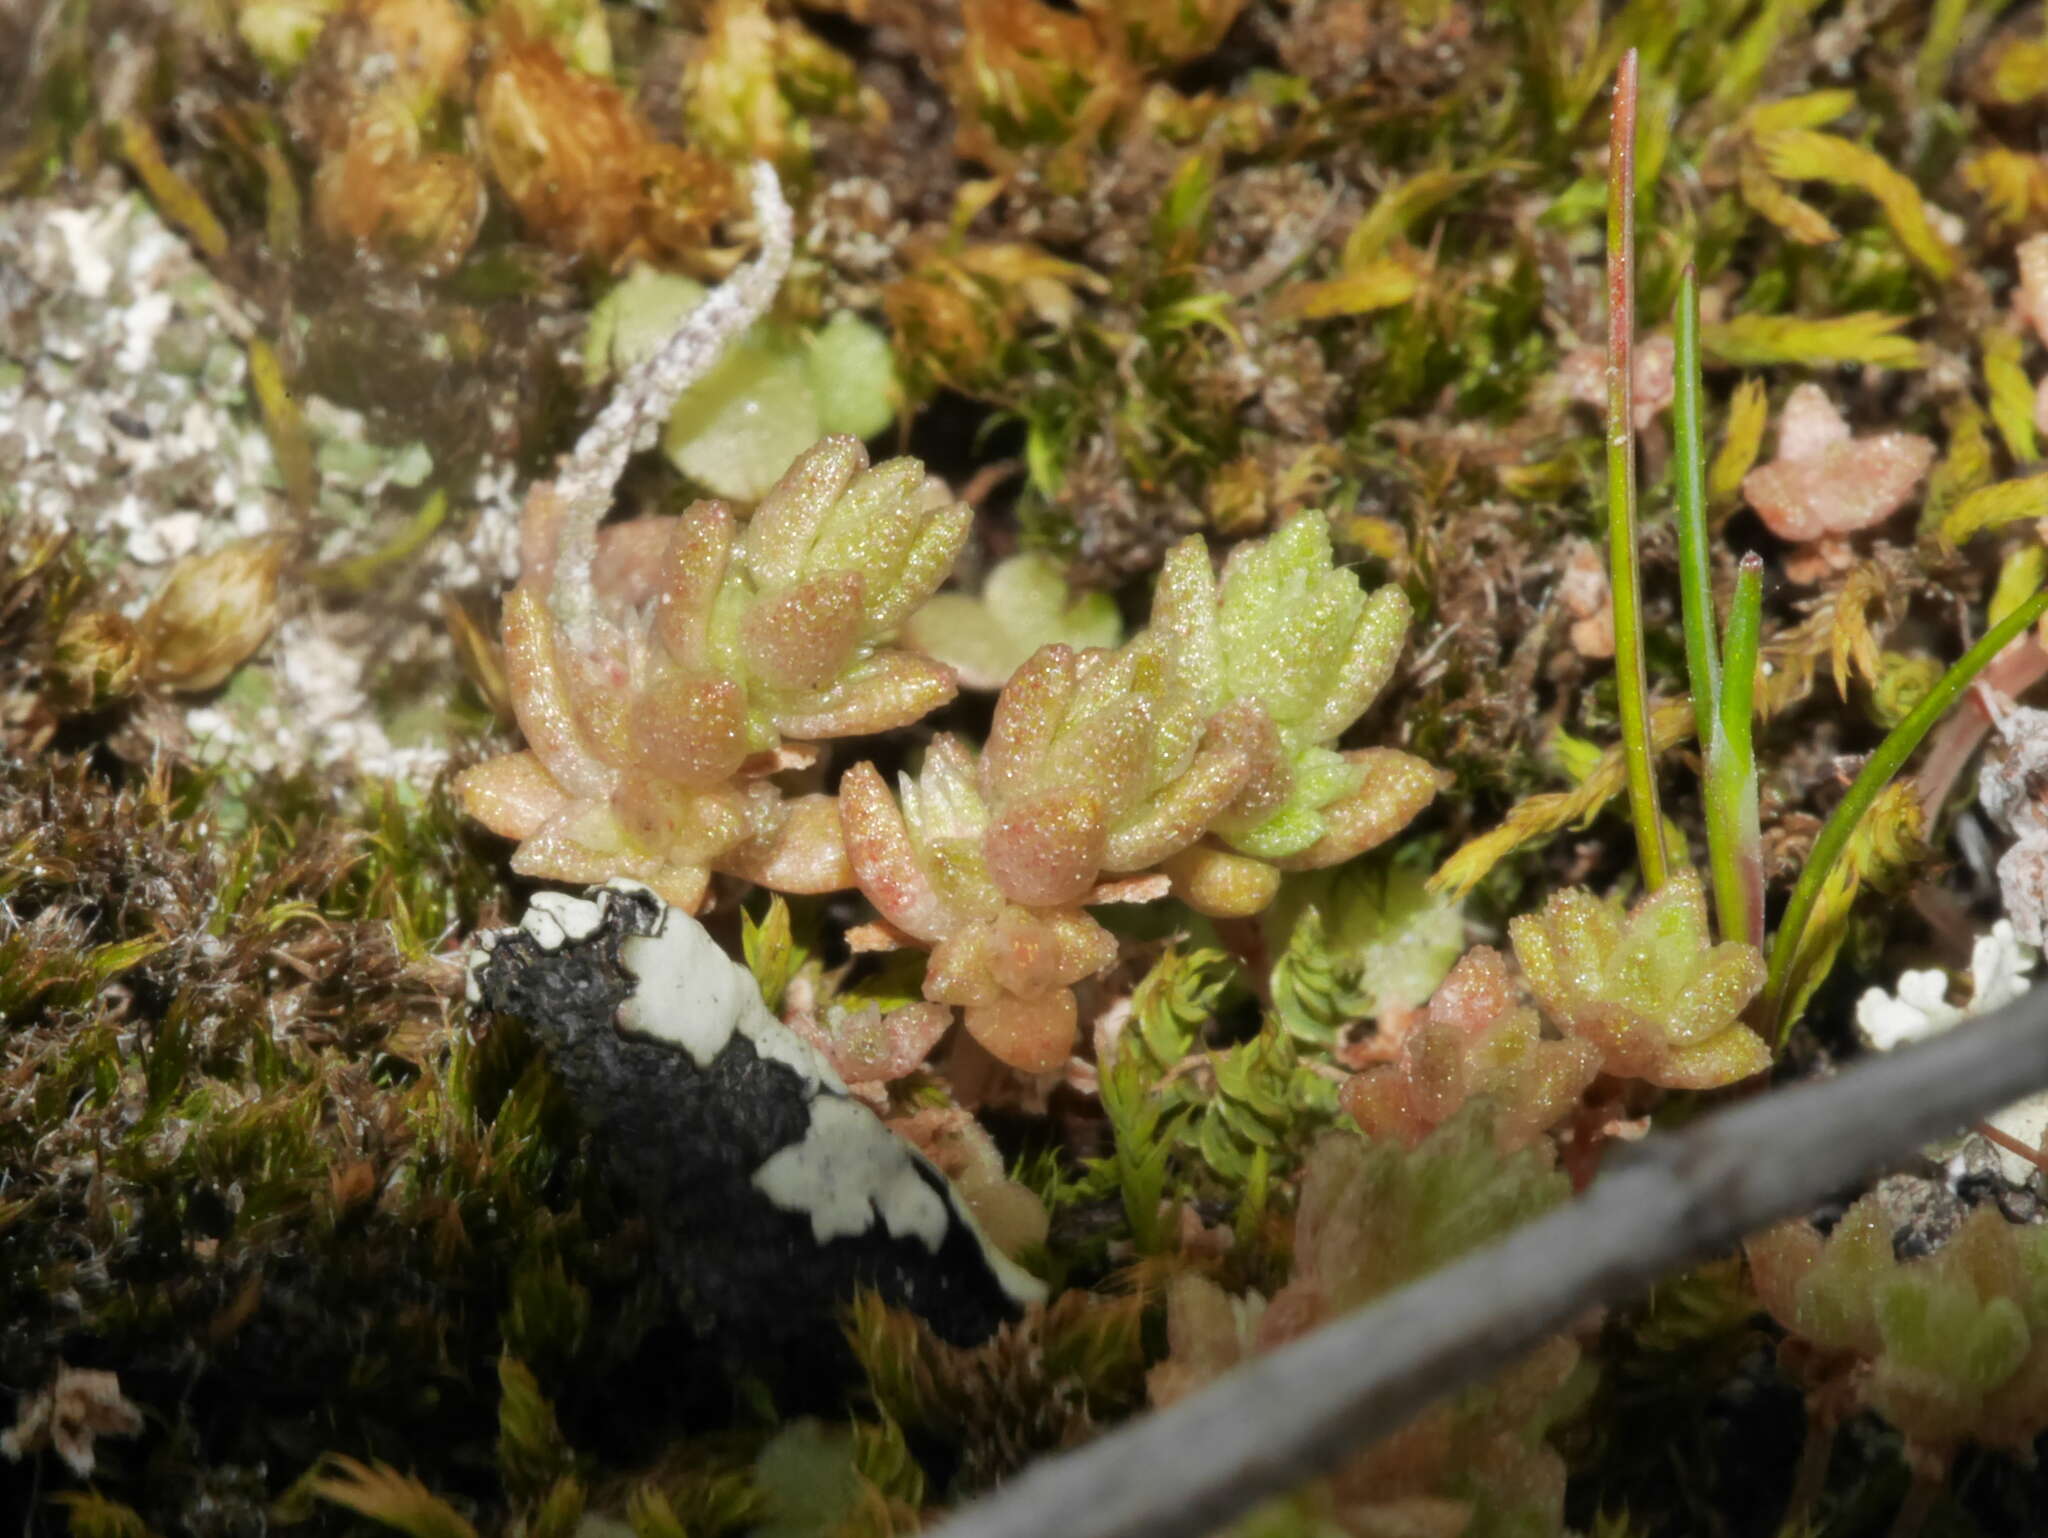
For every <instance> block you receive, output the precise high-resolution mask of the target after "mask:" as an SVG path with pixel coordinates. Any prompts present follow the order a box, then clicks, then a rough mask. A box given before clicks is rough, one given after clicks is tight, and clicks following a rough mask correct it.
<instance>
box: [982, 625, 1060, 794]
mask: <svg viewBox="0 0 2048 1538" xmlns="http://www.w3.org/2000/svg"><path fill="white" fill-rule="evenodd" d="M1079 684H1080V657H1079V654H1078V653H1076V652H1075V651H1074V649H1073V648H1072V647H1070V646H1065V645H1062V644H1060V643H1058V642H1055V643H1053V644H1052V645H1050V646H1041V647H1039V649H1038V650H1037V651H1035V652H1033V653H1032V654H1031V656H1030V658H1029V659H1028V660H1027V661H1026V662H1025V663H1024V665H1023V666H1022V667H1020V668H1018V669H1017V671H1016V672H1015V673H1013V674H1012V675H1011V676H1010V681H1009V683H1008V684H1006V685H1004V687H1003V692H1002V693H1001V694H999V695H997V696H996V712H995V719H994V721H993V722H992V723H991V724H990V726H989V733H988V745H987V746H986V747H985V748H984V749H983V750H982V755H981V785H982V792H983V794H984V795H986V796H987V797H988V799H989V800H990V801H994V802H1001V801H1003V800H1005V799H1007V798H1009V797H1011V796H1015V795H1022V794H1024V793H1026V792H1027V791H1028V790H1029V788H1030V787H1031V785H1032V784H1034V783H1035V782H1036V780H1037V778H1038V772H1039V767H1040V765H1041V764H1043V762H1044V760H1045V755H1046V753H1047V752H1048V751H1049V750H1050V749H1051V747H1052V744H1053V741H1054V740H1055V738H1056V737H1057V736H1058V735H1059V729H1060V725H1061V723H1062V722H1063V721H1065V720H1066V716H1067V709H1068V707H1069V706H1070V705H1071V704H1072V703H1073V698H1074V691H1075V689H1076V688H1077V687H1078V686H1079Z"/></svg>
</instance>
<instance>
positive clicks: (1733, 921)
mask: <svg viewBox="0 0 2048 1538" xmlns="http://www.w3.org/2000/svg"><path fill="white" fill-rule="evenodd" d="M1763 595H1764V563H1763V560H1762V558H1761V557H1759V556H1757V555H1754V554H1751V555H1746V556H1744V557H1743V558H1742V569H1741V571H1740V572H1739V573H1737V575H1736V579H1735V601H1734V603H1733V604H1732V605H1731V606H1730V608H1729V610H1728V650H1727V653H1726V654H1725V656H1724V657H1723V658H1722V662H1723V671H1722V674H1721V693H1720V698H1719V700H1718V701H1717V702H1716V705H1715V715H1714V722H1713V731H1712V734H1711V735H1710V736H1709V737H1708V738H1707V739H1706V741H1707V745H1708V746H1707V787H1706V788H1707V865H1708V868H1709V869H1710V870H1711V871H1712V873H1713V877H1714V911H1715V912H1716V913H1717V914H1719V915H1720V919H1721V938H1722V939H1723V940H1739V941H1742V942H1744V943H1746V944H1749V945H1754V946H1756V947H1757V948H1758V949H1759V950H1761V949H1762V948H1763V943H1764V865H1763V835H1762V833H1761V831H1760V830H1759V828H1758V825H1757V797H1756V744H1755V740H1754V735H1753V731H1752V726H1753V722H1754V716H1753V714H1752V712H1753V709H1754V701H1755V697H1756V661H1757V649H1758V646H1759V644H1760V642H1761V637H1762V631H1763V602H1764V596H1763Z"/></svg>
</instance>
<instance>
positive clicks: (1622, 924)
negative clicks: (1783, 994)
mask: <svg viewBox="0 0 2048 1538" xmlns="http://www.w3.org/2000/svg"><path fill="white" fill-rule="evenodd" d="M1508 930H1509V933H1510V935H1511V936H1512V937H1513V939H1514V946H1515V959H1516V960H1517V961H1518V962H1520V963H1521V967H1522V975H1523V976H1524V977H1525V978H1526V979H1527V980H1528V983H1529V987H1530V990H1531V991H1532V992H1533V993H1534V994H1535V995H1536V1001H1537V1003H1538V1005H1539V1006H1540V1007H1541V1008H1542V1010H1543V1013H1544V1015H1545V1017H1546V1018H1547V1019H1549V1021H1550V1022H1551V1023H1552V1024H1553V1025H1555V1026H1556V1027H1557V1028H1558V1029H1559V1030H1560V1031H1562V1032H1563V1033H1564V1034H1565V1035H1566V1036H1569V1037H1572V1038H1574V1039H1577V1040H1580V1041H1585V1042H1588V1043H1590V1044H1591V1045H1592V1046H1594V1047H1595V1048H1597V1049H1598V1051H1599V1053H1600V1059H1601V1067H1602V1069H1603V1070H1604V1071H1605V1072H1607V1073H1611V1074H1615V1075H1618V1076H1623V1077H1627V1078H1635V1079H1645V1080H1647V1081H1649V1082H1650V1083H1652V1084H1661V1085H1663V1086H1665V1087H1666V1088H1668V1089H1713V1088H1716V1087H1718V1086H1720V1085H1723V1084H1733V1083H1735V1082H1736V1081H1737V1080H1739V1079H1746V1078H1748V1077H1749V1076H1750V1075H1751V1074H1754V1073H1761V1072H1762V1071H1763V1070H1764V1069H1766V1068H1768V1067H1769V1066H1770V1064H1771V1053H1770V1048H1769V1047H1767V1046H1765V1045H1764V1042H1763V1038H1762V1037H1760V1036H1758V1035H1757V1034H1756V1032H1754V1031H1752V1030H1751V1029H1750V1028H1749V1027H1748V1026H1746V1025H1744V1024H1743V1023H1742V1012H1743V1010H1744V1009H1745V1008H1747V1007H1748V1005H1749V1002H1750V1000H1751V999H1753V998H1755V997H1756V995H1757V992H1758V990H1760V989H1761V988H1762V987H1763V985H1764V964H1763V958H1762V957H1761V956H1759V955H1758V954H1757V952H1756V950H1755V949H1754V947H1752V946H1749V945H1745V944H1742V943H1741V942H1739V941H1727V942H1724V943H1722V944H1720V945H1715V944H1713V943H1712V940H1711V937H1710V935H1709V931H1708V927H1707V902H1706V893H1705V891H1704V889H1703V888H1702V887H1701V885H1700V881H1699V878H1698V877H1697V876H1695V875H1694V874H1692V872H1690V871H1681V872H1679V873H1678V874H1677V875H1675V876H1673V877H1672V878H1671V879H1670V880H1669V881H1668V882H1666V883H1665V884H1664V886H1663V887H1662V888H1660V889H1659V890H1658V891H1655V892H1653V893H1651V894H1650V895H1649V896H1647V897H1645V898H1643V899H1641V900H1640V901H1639V902H1638V903H1637V904H1636V905H1635V907H1634V908H1633V909H1632V910H1631V911H1630V912H1629V913H1628V914H1627V915H1625V916H1624V915H1623V913H1622V911H1621V908H1620V906H1619V905H1618V904H1616V903H1612V902H1604V901H1602V900H1601V899H1600V898H1597V897H1595V896H1594V895H1593V894H1592V893H1590V892H1587V891H1584V890H1582V889H1578V888H1573V889H1571V890H1568V891H1563V892H1559V893H1557V894H1556V895H1555V896H1553V897H1552V898H1551V899H1550V901H1549V902H1547V903H1545V904H1544V906H1543V908H1542V910H1541V911H1540V912H1538V913H1531V914H1525V915H1523V916H1522V917H1520V918H1517V919H1515V920H1514V921H1513V923H1511V924H1510V925H1509V926H1508Z"/></svg>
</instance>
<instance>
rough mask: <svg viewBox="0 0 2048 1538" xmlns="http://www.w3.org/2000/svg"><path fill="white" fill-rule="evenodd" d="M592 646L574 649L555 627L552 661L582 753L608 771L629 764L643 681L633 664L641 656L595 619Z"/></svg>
mask: <svg viewBox="0 0 2048 1538" xmlns="http://www.w3.org/2000/svg"><path fill="white" fill-rule="evenodd" d="M598 623H599V628H598V632H597V636H596V638H595V641H594V644H593V645H592V646H591V647H590V648H588V649H579V648H577V647H576V646H574V645H572V644H568V643H569V636H568V633H567V631H566V629H565V628H564V627H560V626H558V627H557V628H556V632H555V633H556V637H557V646H558V650H557V652H556V660H557V664H558V666H559V669H560V672H561V676H562V679H563V681H564V683H565V684H566V685H567V687H568V693H569V706H570V708H571V709H572V710H574V711H575V712H576V727H577V731H578V733H579V734H580V737H581V741H582V743H583V747H584V750H585V751H586V752H588V753H589V754H590V755H591V756H592V757H593V758H596V759H599V760H600V761H602V762H603V763H605V764H607V765H609V766H611V767H613V768H620V769H622V768H624V767H625V766H626V765H627V764H629V763H631V762H632V761H633V728H634V724H635V723H634V716H635V713H636V710H635V707H636V703H637V701H638V699H639V693H640V685H641V683H642V680H641V678H640V677H639V676H637V673H638V669H637V668H636V666H635V664H636V663H638V662H639V661H641V660H642V659H641V657H639V656H637V655H636V654H635V651H634V648H633V646H632V644H631V642H630V640H629V639H628V638H627V632H624V631H622V630H620V629H618V628H616V627H614V626H612V625H610V624H609V623H607V622H604V621H599V622H598Z"/></svg>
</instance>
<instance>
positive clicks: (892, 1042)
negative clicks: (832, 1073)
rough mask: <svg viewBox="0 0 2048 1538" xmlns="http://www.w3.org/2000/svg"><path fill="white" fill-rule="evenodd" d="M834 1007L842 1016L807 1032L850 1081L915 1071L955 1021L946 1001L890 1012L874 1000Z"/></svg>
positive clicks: (891, 1078)
mask: <svg viewBox="0 0 2048 1538" xmlns="http://www.w3.org/2000/svg"><path fill="white" fill-rule="evenodd" d="M834 1008H835V1014H836V1018H834V1019H832V1020H831V1021H830V1022H829V1024H827V1025H822V1026H814V1027H813V1028H812V1029H811V1030H810V1031H808V1032H806V1034H807V1035H810V1036H811V1037H812V1039H813V1040H814V1041H815V1042H816V1043H817V1044H818V1045H819V1046H820V1047H822V1048H823V1049H824V1051H825V1053H826V1055H827V1056H828V1057H830V1058H831V1060H832V1066H833V1067H834V1068H837V1069H838V1070H839V1075H840V1077H841V1078H843V1079H845V1080H846V1082H847V1083H848V1084H850V1085H868V1084H891V1083H894V1082H895V1081H896V1080H898V1079H900V1078H903V1077H904V1076H905V1075H907V1074H912V1073H915V1072H916V1071H917V1070H918V1069H919V1068H921V1067H922V1066H923V1065H924V1060H925V1059H926V1058H928V1057H930V1056H931V1053H932V1048H934V1047H936V1046H937V1045H938V1044H939V1038H940V1037H942V1036H944V1035H945V1034H946V1028H947V1027H948V1026H950V1025H951V1024H952V1023H953V1011H952V1010H950V1009H948V1008H946V1006H945V1005H943V1004H906V1005H904V1006H903V1007H902V1008H901V1009H892V1010H890V1011H889V1012H888V1013H887V1014H884V1013H883V1012H882V1008H881V1006H880V1005H879V1004H876V1003H874V1002H872V1001H870V1002H868V1003H865V1004H861V1005H859V1006H858V1007H855V1008H845V1007H843V1006H835V1007H834Z"/></svg>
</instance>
